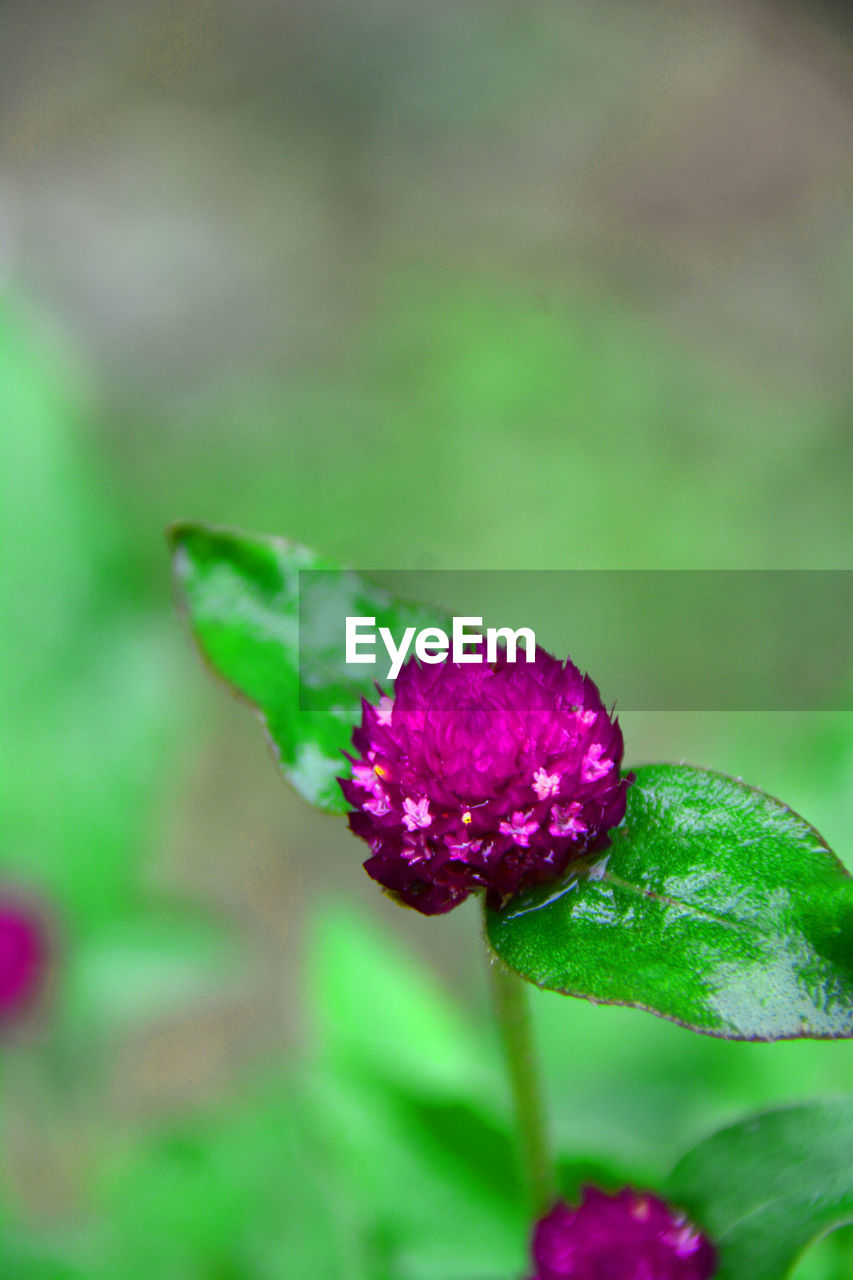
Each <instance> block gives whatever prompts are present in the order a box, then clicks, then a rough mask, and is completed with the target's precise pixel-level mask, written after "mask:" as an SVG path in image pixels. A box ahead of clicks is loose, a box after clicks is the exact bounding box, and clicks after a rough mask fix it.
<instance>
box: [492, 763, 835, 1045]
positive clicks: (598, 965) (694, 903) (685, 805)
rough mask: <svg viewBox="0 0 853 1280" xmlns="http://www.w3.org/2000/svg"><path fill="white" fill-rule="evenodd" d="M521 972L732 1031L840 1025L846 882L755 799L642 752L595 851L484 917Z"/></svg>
mask: <svg viewBox="0 0 853 1280" xmlns="http://www.w3.org/2000/svg"><path fill="white" fill-rule="evenodd" d="M487 929H488V937H489V940H490V942H491V944H492V946H493V947H494V949H495V951H496V952H497V953H498V955H499V956H501V958H502V959H503V960H504V961H505V962H506V963H507V964H508V965H509V966H510V967H511V968H513V969H515V970H516V972H517V973H519V974H520V975H521V976H522V977H523V978H526V979H527V980H528V981H530V982H534V983H536V984H537V985H538V986H540V987H546V988H548V989H549V990H553V991H560V992H563V993H564V994H566V995H575V996H585V997H587V998H588V999H591V1000H595V1001H599V1002H603V1003H607V1004H625V1005H634V1006H636V1007H638V1008H642V1009H647V1010H649V1011H650V1012H651V1013H656V1014H659V1015H660V1016H661V1017H664V1018H670V1019H672V1020H673V1021H675V1022H679V1023H681V1024H682V1025H684V1026H686V1027H690V1028H692V1029H693V1030H694V1031H702V1032H706V1033H708V1034H711V1035H718V1036H725V1037H728V1038H730V1039H737V1040H780V1039H792V1038H796V1037H800V1036H812V1037H816V1038H836V1037H845V1036H846V1037H849V1036H853V880H851V879H850V877H849V876H848V875H847V873H846V871H845V870H844V868H843V866H842V865H841V863H840V862H839V861H838V859H837V858H836V857H835V855H834V854H833V853H832V852H831V851H830V849H829V848H828V847H827V846H826V844H825V843H824V841H823V840H822V839H821V837H820V836H819V835H818V833H817V832H816V831H815V830H814V829H813V828H812V827H810V826H809V825H808V823H806V822H804V821H803V819H802V818H800V817H799V816H798V815H797V814H795V813H793V812H792V811H791V810H790V809H788V808H787V807H786V806H785V805H783V804H780V803H779V801H778V800H774V799H773V798H772V797H771V796H768V795H765V794H764V793H763V792H761V791H756V790H754V789H753V788H751V787H748V786H745V785H744V784H743V783H742V782H739V781H736V780H735V779H733V778H727V777H725V776H723V775H722V774H717V773H709V772H706V771H704V770H701V769H693V768H690V767H688V766H686V765H647V766H645V767H644V768H641V769H639V770H637V779H636V782H635V783H634V784H633V785H632V786H631V787H630V788H629V790H628V808H627V813H626V816H625V821H624V823H623V825H622V826H621V827H620V828H619V829H618V830H617V831H615V832H614V834H613V843H612V846H611V848H610V849H609V850H608V851H607V853H606V854H605V855H604V856H603V857H602V858H600V859H598V860H597V861H595V862H591V863H590V862H585V863H584V864H583V865H582V866H581V868H580V870H579V871H578V872H576V873H575V874H574V875H572V876H570V877H569V878H568V879H566V880H564V881H563V882H562V883H561V884H559V885H558V886H556V887H554V886H553V885H552V886H549V887H548V888H547V889H545V890H538V891H536V892H532V893H529V894H526V895H521V896H519V897H518V898H516V899H515V900H514V901H513V902H511V903H510V904H509V905H508V906H507V907H506V909H505V910H504V911H502V912H490V913H489V915H488V924H487Z"/></svg>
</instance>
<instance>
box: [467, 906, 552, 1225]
mask: <svg viewBox="0 0 853 1280" xmlns="http://www.w3.org/2000/svg"><path fill="white" fill-rule="evenodd" d="M484 912H485V906H484ZM487 945H488V944H487ZM489 959H490V961H491V963H490V965H489V972H490V977H491V984H492V999H493V1003H494V1009H495V1016H496V1018H497V1022H498V1027H499V1028H500V1034H501V1039H502V1041H503V1047H504V1052H505V1053H506V1059H507V1066H508V1068H509V1077H510V1083H511V1085H512V1093H513V1099H514V1102H515V1118H516V1124H517V1127H518V1146H519V1155H520V1160H521V1166H522V1170H523V1174H524V1178H525V1181H526V1183H527V1191H528V1195H529V1197H530V1202H531V1207H532V1209H533V1213H534V1215H535V1216H536V1217H541V1216H542V1214H544V1213H545V1212H546V1211H547V1210H548V1209H549V1208H550V1207H551V1203H552V1201H553V1199H554V1175H553V1171H552V1167H551V1158H550V1154H549V1151H548V1140H547V1138H546V1135H545V1113H544V1108H543V1105H542V1093H541V1089H540V1086H539V1077H538V1074H537V1070H536V1060H535V1054H534V1049H533V1036H532V1033H531V1026H530V1013H529V1010H528V1007H527V991H526V989H525V984H524V982H523V981H522V979H521V978H519V977H517V976H516V974H514V973H513V972H512V970H511V969H508V968H507V966H506V965H505V964H504V963H503V961H502V960H500V959H499V958H498V957H497V956H495V955H493V954H491V953H490V955H489Z"/></svg>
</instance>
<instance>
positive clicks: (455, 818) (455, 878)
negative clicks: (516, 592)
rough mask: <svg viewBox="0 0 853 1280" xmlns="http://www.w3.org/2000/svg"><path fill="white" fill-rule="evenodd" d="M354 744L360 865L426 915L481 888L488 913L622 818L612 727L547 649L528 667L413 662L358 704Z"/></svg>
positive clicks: (345, 783)
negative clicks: (388, 686)
mask: <svg viewBox="0 0 853 1280" xmlns="http://www.w3.org/2000/svg"><path fill="white" fill-rule="evenodd" d="M353 745H354V747H355V750H356V751H357V752H358V755H357V756H348V759H349V760H350V761H351V763H352V778H351V779H339V782H340V785H341V788H342V790H343V793H344V795H345V796H346V798H347V800H348V801H349V803H350V804H351V805H352V806H353V809H354V812H352V813H350V815H349V824H350V828H351V829H352V831H354V832H355V834H356V835H358V836H361V837H362V839H364V840H366V841H367V843H368V844H369V846H370V849H371V856H370V857H369V858H368V859H367V861H366V862H365V864H364V865H365V869H366V870H367V872H368V874H369V875H371V876H372V877H373V879H374V880H377V881H379V883H380V884H381V885H383V886H384V887H385V888H386V889H387V890H388V891H389V892H390V893H391V894H392V895H393V896H394V897H396V898H397V899H398V900H399V901H401V902H403V903H405V904H406V905H407V906H410V907H415V908H416V909H417V910H418V911H421V912H423V913H424V914H425V915H437V914H439V913H441V912H444V911H449V910H450V909H451V907H455V906H457V905H458V904H459V903H460V902H463V901H464V900H465V898H467V897H468V895H469V894H470V893H472V892H473V891H474V890H477V889H484V890H485V891H486V899H487V902H488V904H489V906H490V907H492V908H495V909H496V908H499V907H501V906H502V905H503V904H504V903H505V902H507V900H508V899H509V898H511V897H512V896H513V895H514V894H516V893H518V891H519V890H520V889H523V888H525V887H526V886H528V885H534V884H541V883H545V882H548V881H551V880H557V879H559V878H560V877H561V876H562V875H563V874H564V873H565V871H566V868H567V867H568V866H569V864H570V863H571V862H572V861H574V860H575V859H577V858H580V857H583V856H584V855H587V854H595V853H598V852H600V851H601V850H603V849H606V848H607V846H608V845H609V843H610V838H609V835H608V832H609V831H610V829H611V828H613V827H615V826H617V825H618V824H619V823H620V822H621V821H622V818H623V817H624V816H625V796H626V791H627V788H628V785H629V783H630V781H631V777H630V776H629V777H626V778H623V777H622V776H621V774H620V768H619V767H620V763H621V760H622V751H623V744H622V733H621V731H620V729H619V724H618V721H616V720H611V719H610V717H609V716H608V714H607V711H606V710H605V708H604V705H603V703H602V701H601V697H600V695H599V692H598V689H597V688H596V686H595V684H594V683H593V681H592V680H591V679H590V678H589V676H582V675H581V673H580V672H579V671H578V669H577V667H575V666H574V665H573V664H572V663H571V662H569V661H568V660H566V662H565V663H562V662H560V661H559V660H558V659H557V658H554V657H552V656H551V655H550V654H549V653H546V652H545V650H544V649H539V648H537V650H536V657H535V661H533V662H529V663H528V662H527V661H525V660H524V659H523V658H521V657H519V661H517V662H514V663H511V662H509V661H508V660H507V656H506V652H505V650H502V651H500V652H499V655H498V659H497V661H496V662H494V663H491V664H487V663H485V662H472V663H456V662H449V661H445V662H443V663H440V664H435V665H426V664H424V665H422V664H420V663H419V662H417V661H416V660H415V659H410V661H409V662H407V663H406V664H405V666H404V667H403V668H402V670H401V671H400V674H399V676H398V678H397V681H396V684H395V687H394V697H393V698H391V697H388V696H386V695H385V694H383V695H382V697H381V699H380V702H379V705H378V706H373V705H372V704H371V703H369V702H367V701H366V700H364V701H363V714H362V721H361V726H360V727H359V728H357V729H356V730H355V732H354V734H353Z"/></svg>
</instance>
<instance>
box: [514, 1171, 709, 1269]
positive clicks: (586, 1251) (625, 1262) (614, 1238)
mask: <svg viewBox="0 0 853 1280" xmlns="http://www.w3.org/2000/svg"><path fill="white" fill-rule="evenodd" d="M533 1261H534V1263H535V1265H536V1274H535V1275H534V1276H533V1277H531V1280H709V1277H711V1276H713V1274H714V1272H715V1271H716V1269H717V1256H716V1252H715V1250H714V1248H713V1245H712V1244H711V1243H710V1241H709V1240H708V1239H707V1237H706V1236H704V1235H703V1234H702V1232H701V1231H699V1230H698V1229H697V1228H696V1227H694V1226H693V1225H692V1224H691V1223H690V1222H688V1221H687V1219H686V1218H685V1217H684V1216H683V1215H682V1214H680V1213H677V1212H675V1211H674V1210H673V1209H671V1208H670V1207H669V1205H667V1204H665V1203H664V1201H663V1200H659V1199H658V1198H657V1197H656V1196H653V1195H649V1194H648V1193H643V1192H637V1191H633V1190H632V1189H631V1188H630V1187H625V1188H624V1189H623V1190H622V1191H619V1192H617V1193H616V1194H615V1195H612V1196H610V1195H606V1194H605V1193H604V1192H603V1191H599V1190H598V1189H597V1188H596V1187H585V1188H584V1192H583V1196H582V1198H581V1202H580V1204H579V1205H578V1207H577V1208H576V1209H573V1208H571V1207H570V1206H569V1205H568V1204H566V1203H565V1201H562V1200H561V1201H558V1203H557V1204H555V1205H554V1208H553V1209H552V1210H551V1212H550V1213H549V1214H548V1215H547V1216H546V1217H544V1218H542V1220H541V1221H540V1222H538V1223H537V1224H536V1227H535V1229H534V1232H533Z"/></svg>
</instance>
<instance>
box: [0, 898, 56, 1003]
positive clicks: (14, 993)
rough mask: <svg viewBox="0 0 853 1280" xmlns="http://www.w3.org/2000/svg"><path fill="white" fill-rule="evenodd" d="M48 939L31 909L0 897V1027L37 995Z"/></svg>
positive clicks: (44, 965)
mask: <svg viewBox="0 0 853 1280" xmlns="http://www.w3.org/2000/svg"><path fill="white" fill-rule="evenodd" d="M46 967H47V939H46V936H45V929H44V924H43V922H42V920H41V919H40V918H39V917H38V916H37V914H36V913H35V911H34V910H33V909H32V907H29V906H25V905H24V904H23V903H22V902H20V901H18V900H17V899H12V898H10V897H8V896H7V895H5V894H0V1027H2V1026H3V1025H4V1024H8V1023H10V1022H13V1021H15V1020H16V1019H17V1018H18V1017H20V1016H21V1015H22V1014H23V1013H24V1012H26V1010H27V1009H28V1008H29V1007H30V1005H31V1004H32V1003H33V1001H34V1000H35V998H36V996H37V995H38V993H39V991H40V989H41V985H42V981H43V979H44V975H45V970H46Z"/></svg>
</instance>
